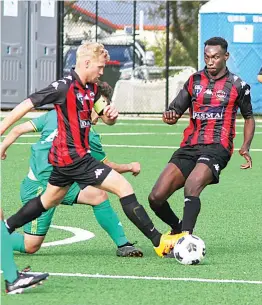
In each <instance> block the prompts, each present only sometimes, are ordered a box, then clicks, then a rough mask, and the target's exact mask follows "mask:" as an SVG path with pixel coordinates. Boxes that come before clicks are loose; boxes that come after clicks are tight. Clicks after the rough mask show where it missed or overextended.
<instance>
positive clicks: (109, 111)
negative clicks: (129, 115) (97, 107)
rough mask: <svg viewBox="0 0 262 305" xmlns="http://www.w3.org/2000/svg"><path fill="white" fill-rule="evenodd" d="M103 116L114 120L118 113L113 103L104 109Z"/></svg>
mask: <svg viewBox="0 0 262 305" xmlns="http://www.w3.org/2000/svg"><path fill="white" fill-rule="evenodd" d="M104 114H105V115H106V116H107V117H108V118H109V119H111V120H115V119H117V117H118V111H117V109H116V107H115V105H114V104H113V103H111V104H110V105H107V106H106V107H105V108H104Z"/></svg>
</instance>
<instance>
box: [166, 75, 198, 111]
mask: <svg viewBox="0 0 262 305" xmlns="http://www.w3.org/2000/svg"><path fill="white" fill-rule="evenodd" d="M192 83H193V82H192V76H190V78H189V79H188V81H187V82H186V83H185V84H184V86H183V88H182V89H181V90H180V91H179V93H178V95H177V96H176V97H175V99H174V100H173V101H172V102H171V104H170V105H169V107H168V110H175V112H176V113H177V114H179V115H182V114H183V113H184V112H185V111H186V110H187V109H188V108H189V107H190V106H191V103H192V101H191V98H192Z"/></svg>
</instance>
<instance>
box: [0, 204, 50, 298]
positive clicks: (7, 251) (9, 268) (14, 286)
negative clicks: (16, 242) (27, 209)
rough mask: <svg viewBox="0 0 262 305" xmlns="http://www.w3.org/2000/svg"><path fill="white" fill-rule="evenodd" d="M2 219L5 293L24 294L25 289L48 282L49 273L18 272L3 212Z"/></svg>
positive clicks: (0, 212)
mask: <svg viewBox="0 0 262 305" xmlns="http://www.w3.org/2000/svg"><path fill="white" fill-rule="evenodd" d="M0 217H1V269H2V270H3V273H4V279H5V291H6V293H7V294H18V293H22V292H23V291H24V290H25V289H28V288H32V287H35V286H37V285H38V284H40V283H41V282H42V281H44V280H46V279H47V278H48V276H49V274H48V273H40V274H31V273H25V272H18V270H17V267H16V264H15V261H14V255H13V248H12V243H11V240H10V239H11V238H10V234H9V233H8V231H7V228H6V226H5V224H4V216H3V212H2V210H1V209H0Z"/></svg>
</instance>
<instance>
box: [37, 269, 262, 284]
mask: <svg viewBox="0 0 262 305" xmlns="http://www.w3.org/2000/svg"><path fill="white" fill-rule="evenodd" d="M189 268H190V267H189ZM31 273H34V274H38V272H31ZM49 274H50V275H51V276H61V277H85V278H99V279H121V280H147V281H177V282H200V283H223V284H255V285H262V281H251V280H234V279H230V280H220V279H203V278H191V277H188V278H183V277H158V276H136V275H107V274H99V273H97V274H88V273H53V272H49Z"/></svg>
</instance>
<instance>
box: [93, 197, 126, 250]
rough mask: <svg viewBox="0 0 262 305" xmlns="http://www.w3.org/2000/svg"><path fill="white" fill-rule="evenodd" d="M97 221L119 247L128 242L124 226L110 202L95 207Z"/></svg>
mask: <svg viewBox="0 0 262 305" xmlns="http://www.w3.org/2000/svg"><path fill="white" fill-rule="evenodd" d="M93 210H94V214H95V217H96V220H97V221H98V223H99V224H100V226H101V227H102V228H103V229H104V230H105V231H106V232H107V233H108V234H109V236H110V237H111V238H112V239H113V241H114V243H115V244H116V245H117V246H118V247H119V246H122V245H124V244H126V243H127V242H128V240H127V238H126V236H125V233H124V230H123V227H122V224H121V222H120V220H119V218H118V216H117V214H116V212H115V211H114V210H113V209H112V207H111V205H110V202H109V200H106V201H104V202H102V203H100V204H99V205H96V206H94V207H93Z"/></svg>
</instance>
